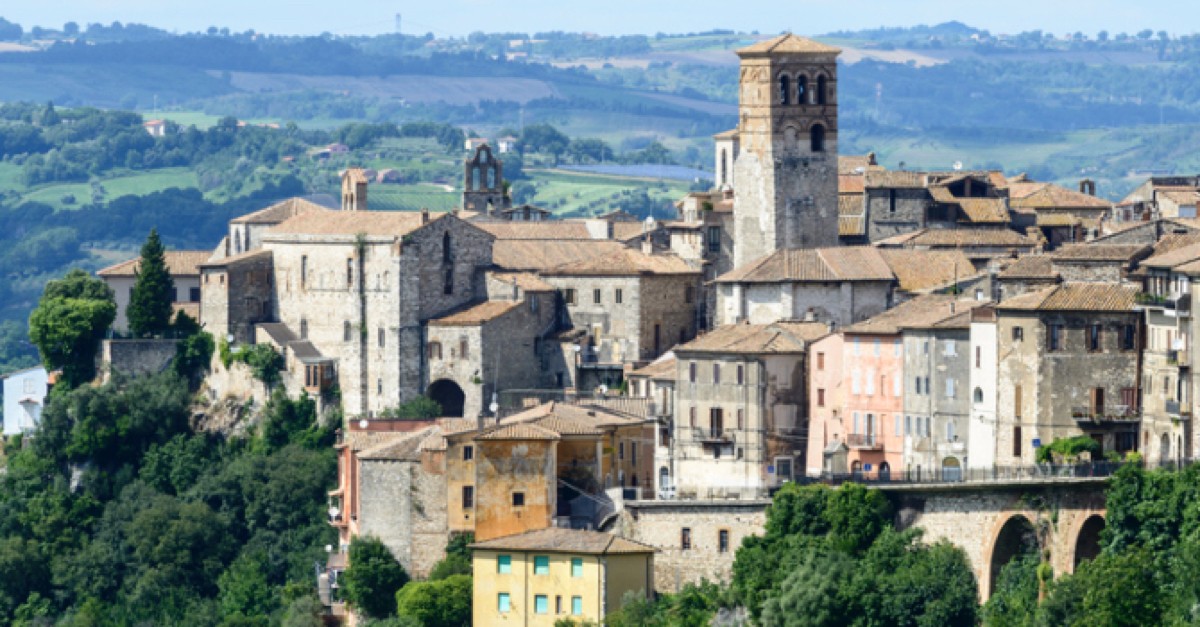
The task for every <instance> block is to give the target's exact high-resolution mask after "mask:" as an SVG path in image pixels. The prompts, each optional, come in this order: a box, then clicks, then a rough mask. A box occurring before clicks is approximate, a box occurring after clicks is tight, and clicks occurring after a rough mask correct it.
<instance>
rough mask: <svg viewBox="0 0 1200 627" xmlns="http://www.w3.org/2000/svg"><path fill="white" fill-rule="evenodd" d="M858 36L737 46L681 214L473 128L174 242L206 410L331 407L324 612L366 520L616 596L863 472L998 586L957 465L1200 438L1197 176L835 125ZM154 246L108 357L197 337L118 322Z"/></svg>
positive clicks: (986, 582)
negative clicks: (1006, 157) (456, 145)
mask: <svg viewBox="0 0 1200 627" xmlns="http://www.w3.org/2000/svg"><path fill="white" fill-rule="evenodd" d="M839 53H840V51H839V50H838V49H837V48H835V47H832V46H828V45H825V44H821V43H818V42H816V41H813V40H810V39H806V38H803V37H799V36H796V35H792V34H785V35H782V36H779V37H776V38H773V39H768V40H764V41H761V42H759V43H756V44H754V45H751V46H748V47H745V48H742V49H740V50H738V51H737V56H738V57H739V60H740V74H739V81H738V86H737V89H738V96H739V105H738V116H737V120H738V123H737V127H736V128H734V129H731V130H728V131H725V132H721V133H718V134H716V135H715V136H714V137H713V142H714V154H715V164H714V172H715V177H714V181H713V183H714V185H713V187H712V189H710V190H706V191H694V192H689V193H686V195H684V196H682V197H681V198H679V199H678V201H677V202H676V203H675V208H676V215H675V216H674V217H672V218H669V219H656V218H653V217H651V218H646V219H640V218H638V217H637V216H634V215H631V214H630V213H626V212H623V211H614V212H611V213H607V214H605V215H600V216H596V217H591V218H558V217H556V216H555V215H554V214H553V212H551V211H548V210H546V209H544V208H540V207H537V206H534V205H531V204H521V203H517V202H514V200H513V198H512V195H511V193H510V186H509V184H508V182H507V181H506V179H505V178H504V154H503V153H505V152H507V148H506V147H502V146H503V144H502V143H501V142H503V141H504V140H503V139H502V140H500V141H498V142H495V143H496V144H497V145H495V146H493V145H492V143H489V142H487V141H482V140H480V141H468V144H467V148H468V149H469V151H468V153H467V157H466V158H465V159H464V160H463V163H462V177H463V178H462V180H463V183H462V187H463V190H464V191H463V192H462V197H461V202H460V203H459V206H458V207H457V208H455V209H453V210H450V211H444V212H443V211H428V210H423V211H383V210H377V209H374V208H373V206H372V203H371V190H372V188H373V185H376V184H377V183H376V182H377V181H382V180H384V178H386V177H385V176H384V175H383V174H382V173H380V172H375V171H372V170H368V169H366V168H362V167H351V168H348V169H346V170H345V171H344V172H343V173H342V175H341V194H340V198H339V199H338V202H337V206H336V207H327V206H324V205H322V204H320V203H318V202H314V201H313V200H310V199H305V198H299V197H298V198H293V199H289V200H286V201H283V202H280V203H277V204H272V205H270V206H266V207H262V208H260V209H259V210H257V211H254V212H252V213H247V214H245V215H241V216H239V217H236V218H234V219H232V220H230V221H229V223H228V229H227V232H226V234H225V236H224V237H223V239H221V241H219V242H214V246H213V247H212V249H204V250H173V251H172V250H168V251H166V252H165V253H163V258H164V260H165V263H166V266H167V268H168V270H169V273H170V276H171V279H172V281H173V285H174V289H175V293H174V299H173V300H174V301H175V302H174V311H176V312H183V313H184V314H186V315H187V316H190V317H191V318H193V319H194V320H195V321H196V322H198V324H199V327H200V328H201V329H203V331H204V332H207V333H208V334H210V335H211V336H212V338H214V340H215V342H216V350H214V351H213V354H212V355H211V360H210V363H209V364H207V367H208V372H206V373H205V374H204V375H203V377H202V378H201V379H202V380H201V381H200V382H199V384H198V385H197V389H198V394H197V397H198V398H197V400H196V402H195V403H194V405H193V407H192V411H193V417H192V421H193V423H195V424H196V425H198V426H199V427H198V428H199V429H200V430H202V431H210V432H214V433H218V432H219V433H237V432H245V431H248V430H253V429H254V428H255V427H254V425H255V424H256V422H257V421H260V420H262V409H263V403H264V399H271V398H272V396H273V395H277V394H279V393H280V392H279V390H282V391H283V392H284V393H286V395H287V397H288V398H290V399H293V400H295V399H304V398H307V399H311V401H312V403H313V404H314V406H315V413H316V415H320V416H326V417H328V416H334V417H336V419H337V420H339V421H340V422H339V424H337V425H336V442H335V443H334V444H333V448H335V449H336V454H337V456H338V466H337V469H338V476H337V483H336V488H335V489H333V490H332V491H330V492H329V493H328V497H327V502H326V503H324V504H323V506H324V507H326V508H327V513H328V518H327V521H325V522H327V524H328V525H329V526H330V527H331V528H332V529H334V530H336V533H337V536H338V539H337V542H336V544H333V545H331V547H330V549H329V552H328V554H327V555H326V560H325V562H324V563H322V564H321V565H320V568H319V569H318V571H319V572H318V573H317V585H318V587H319V598H320V599H321V602H322V604H323V606H324V607H325V608H327V611H328V612H329V613H330V615H331V616H337V617H343V618H346V619H347V620H349V621H353V620H355V617H354V613H355V612H356V611H358V610H359V608H355V607H353V606H352V604H351V607H347V606H346V603H345V597H344V596H342V595H341V594H340V593H339V578H340V577H341V576H342V574H343V573H344V572H345V571H346V570H347V569H353V567H354V563H353V560H352V559H351V546H352V545H353V543H354V542H355V539H356V538H368V537H369V538H374V539H377V540H378V541H379V542H380V543H382V545H383V546H385V547H386V548H387V549H388V551H389V552H390V554H391V555H392V556H393V557H394V558H395V560H396V561H398V562H399V564H400V565H402V566H403V568H404V570H405V571H406V572H407V573H408V574H409V575H411V576H413V577H415V578H425V577H428V576H430V574H431V573H432V572H433V571H434V569H435V567H436V566H437V565H438V564H439V563H440V562H442V561H443V560H445V559H446V557H447V546H448V545H453V544H454V542H455V541H456V539H462V538H468V537H469V538H470V543H471V544H470V548H471V549H472V551H473V557H472V560H473V567H472V572H473V574H474V580H473V593H472V594H473V601H474V602H473V609H472V612H473V621H474V624H475V625H495V624H505V622H506V621H525V622H526V624H542V625H552V624H555V621H556V620H559V619H564V618H566V619H572V620H591V621H604V620H605V618H606V616H607V615H608V614H610V613H612V612H616V611H618V610H620V609H621V607H622V606H623V605H625V604H627V603H628V602H629V599H631V598H636V597H640V598H642V599H646V598H652V597H653V596H654V594H655V593H656V592H658V593H679V592H681V591H682V590H684V589H685V587H686V586H688V585H693V586H694V585H703V582H705V581H716V582H728V581H729V580H730V579H731V578H732V577H733V576H734V565H735V557H736V553H737V550H738V548H739V547H740V546H743V542H744V540H746V539H747V538H752V537H754V536H762V535H764V533H766V527H767V521H768V516H769V513H768V506H769V505H770V504H771V502H772V498H773V497H775V496H776V495H777V494H778V493H779V492H780V491H781V490H786V489H790V488H788V487H787V486H795V485H797V484H808V483H834V484H836V483H842V482H858V483H868V484H873V485H880V486H885V487H886V488H885V489H891V488H895V489H898V490H900V492H897V493H896V494H901V496H899V497H896V498H898V499H900V500H901V502H903V503H905V504H906V505H905V507H907V508H908V509H906V510H904V511H907V512H908V513H909V514H910V516H909V517H908V518H907V519H903V516H901V517H899V518H898V521H900V522H897V526H898V527H904V526H907V527H913V528H920V529H923V530H924V533H925V534H926V539H928V540H930V541H937V540H946V541H948V542H949V543H951V544H954V545H955V546H958V547H960V548H961V549H962V550H963V551H964V552H965V554H966V555H967V558H966V559H967V566H968V567H969V568H970V570H971V572H972V573H973V574H974V576H975V578H976V579H977V580H978V581H979V582H980V583H979V585H980V588H981V590H982V591H983V593H982V597H983V599H982V600H987V596H988V593H989V592H990V591H991V590H992V589H993V586H994V585H995V578H996V575H997V573H998V572H999V570H1000V568H1002V567H1003V566H1004V565H1005V564H1006V563H1007V560H1009V559H1011V558H1013V557H1014V555H1015V554H1006V555H1003V556H1002V555H1001V554H1002V553H1003V551H1000V550H998V549H996V548H995V546H993V545H996V544H997V543H999V542H1000V539H1003V538H1006V537H1007V536H1005V535H1004V534H1005V533H1007V532H1006V531H1005V529H1008V527H1007V526H1006V525H1007V522H1006V521H1008V520H1009V519H1008V518H996V519H995V520H996V528H995V530H994V531H993V530H992V529H991V528H988V529H984V530H981V531H978V532H976V531H972V532H970V533H965V532H962V531H961V529H959V530H957V531H956V530H955V528H954V525H953V524H949V523H946V522H945V521H944V520H943V519H941V518H938V517H937V514H938V512H941V511H957V510H958V509H961V510H962V511H970V510H971V509H972V507H971V506H970V505H963V507H962V508H957V506H956V505H955V503H954V501H953V499H950V498H948V497H941V496H937V495H938V494H941V492H937V490H943V491H946V490H955V489H959V488H958V487H956V486H959V487H961V486H976V485H984V486H994V485H1000V484H1002V485H1008V486H1012V485H1016V486H1020V485H1023V483H1022V482H1026V483H1029V484H1032V485H1041V483H1040V482H1044V481H1047V480H1059V481H1068V482H1069V481H1073V480H1076V479H1079V480H1083V479H1084V475H1087V476H1088V477H1103V476H1107V475H1108V474H1111V473H1112V472H1113V471H1114V470H1115V469H1116V468H1117V467H1118V466H1119V465H1120V464H1121V463H1122V462H1126V461H1141V462H1142V463H1143V464H1144V465H1150V466H1165V467H1177V466H1181V465H1183V464H1184V463H1185V462H1189V461H1190V460H1192V459H1193V457H1194V455H1195V453H1194V450H1195V449H1196V447H1197V446H1200V441H1197V439H1196V438H1197V437H1198V436H1197V434H1195V433H1194V432H1193V431H1194V430H1193V429H1192V426H1191V418H1192V401H1191V399H1192V397H1193V394H1194V393H1195V392H1196V390H1195V389H1194V388H1193V385H1194V384H1193V381H1192V377H1191V341H1190V337H1191V336H1192V335H1193V334H1194V333H1195V330H1194V329H1193V324H1195V323H1194V322H1193V317H1192V314H1191V312H1192V309H1193V307H1192V295H1191V291H1190V287H1189V286H1190V282H1191V279H1192V277H1195V276H1200V219H1197V213H1196V210H1197V202H1198V200H1200V177H1198V176H1156V177H1152V178H1149V179H1147V180H1146V181H1145V183H1144V184H1142V185H1141V186H1139V187H1138V188H1137V189H1136V190H1134V191H1133V192H1132V193H1130V194H1129V195H1128V196H1127V197H1125V198H1124V199H1122V200H1120V201H1117V202H1113V201H1111V200H1106V199H1104V198H1101V197H1098V196H1097V195H1096V187H1095V183H1094V182H1092V181H1090V180H1086V179H1084V180H1081V181H1079V183H1078V187H1077V188H1074V189H1069V188H1066V187H1063V186H1061V185H1058V184H1055V183H1050V182H1040V181H1036V180H1033V179H1032V178H1031V177H1029V176H1027V175H1022V174H1017V175H1006V174H1005V173H1004V172H1002V171H999V170H965V169H951V170H947V171H913V170H905V169H889V168H886V167H884V166H883V165H881V163H880V159H878V157H877V155H876V154H874V153H868V154H852V155H847V154H841V153H840V152H839V145H838V131H839V116H838V65H837V59H838V55H839ZM140 263H142V262H141V261H139V259H131V260H128V261H124V262H122V263H119V264H116V265H112V266H110V267H108V268H105V269H103V270H100V271H99V272H97V273H96V274H97V276H98V277H99V278H100V279H102V280H103V281H104V282H105V283H106V284H107V285H108V286H109V288H111V290H112V294H113V295H114V296H115V312H114V313H115V315H114V317H113V320H112V329H113V330H114V331H115V332H116V333H115V334H113V335H114V336H113V337H112V338H111V339H105V340H104V341H103V342H102V344H101V348H100V350H99V355H98V363H99V375H98V376H99V377H100V378H101V379H104V380H107V379H109V378H113V377H118V378H119V377H120V376H122V375H129V374H139V373H153V372H158V371H161V370H163V369H164V368H167V367H169V364H171V363H172V362H173V360H175V359H176V349H177V345H178V339H177V338H175V337H165V336H164V337H159V338H146V337H137V338H129V339H118V338H120V337H122V335H123V334H127V333H128V332H129V331H130V329H131V324H132V320H131V318H132V316H130V315H128V312H129V311H130V307H131V306H132V305H131V303H132V302H133V301H134V291H135V287H134V286H135V284H136V283H137V281H138V279H139V264H140ZM135 308H136V307H135ZM251 353H257V354H264V353H265V354H269V355H273V356H274V361H273V362H272V363H274V364H275V366H274V367H273V369H272V370H271V376H263V369H262V368H256V366H255V364H254V363H253V359H252V358H249V357H246V356H247V355H250V354H251ZM55 376H56V375H55V374H54V373H47V372H46V371H45V370H44V369H42V370H38V369H35V370H30V371H27V372H23V373H17V374H14V375H10V376H9V377H8V378H7V379H6V383H5V395H4V397H5V402H6V408H5V422H4V426H5V433H6V434H15V433H20V432H22V431H32V430H34V429H35V428H36V424H37V421H38V418H39V412H40V411H41V405H42V398H43V397H45V395H46V393H45V390H46V389H47V387H48V386H49V385H52V384H53V383H54V378H55ZM10 385H11V386H13V390H14V391H13V392H11V393H10V392H9V386H10ZM18 388H20V392H17V391H16V390H17V389H18ZM10 400H12V401H13V403H14V405H19V407H18V408H15V409H14V410H13V411H14V414H13V416H17V415H18V414H17V413H16V412H23V413H21V414H20V416H21V418H10V414H9V407H8V403H9V401H10ZM1080 485H1083V486H1084V487H1082V488H1078V489H1079V490H1082V491H1084V492H1086V491H1087V490H1089V489H1092V488H1089V487H1087V486H1092V484H1090V483H1086V482H1085V483H1082V484H1080ZM962 489H966V488H962ZM983 489H987V490H991V489H993V488H990V487H987V488H983ZM904 490H911V492H907V493H906V492H903V491H904ZM920 490H931V492H929V493H926V492H920ZM1080 493H1082V492H1080ZM904 494H908V495H910V496H903V495H904ZM963 494H964V495H965V496H959V497H955V498H961V499H962V501H961V502H962V503H967V502H968V501H967V499H973V498H980V499H982V498H995V499H998V501H997V502H1001V503H1002V505H1001V506H1000V509H1002V510H1003V509H1004V508H1008V509H1009V510H1013V511H1026V510H1031V509H1033V508H1031V507H1027V506H1025V505H1019V504H1017V503H1018V502H1019V501H1020V498H1021V495H1020V494H1015V495H1009V494H1008V493H1006V492H1001V493H1000V496H998V497H997V496H995V494H993V493H992V492H988V493H987V494H986V495H985V496H977V495H975V493H966V492H964V493H963ZM1055 494H1058V493H1055ZM911 495H918V496H919V498H920V499H921V506H920V507H917V506H914V505H912V503H913V500H912V499H915V498H917V496H911ZM1006 495H1007V496H1006ZM906 498H907V499H909V500H908V501H904V500H903V499H906ZM939 498H947V500H946V501H945V502H943V501H938V500H937V499H939ZM1054 498H1060V497H1059V496H1056V497H1054ZM1061 498H1062V499H1067V500H1061V504H1062V510H1063V512H1064V513H1063V517H1064V519H1063V520H1064V521H1068V520H1069V521H1070V524H1069V525H1066V524H1064V529H1065V528H1066V527H1070V530H1069V531H1063V532H1062V533H1064V534H1068V533H1069V534H1073V535H1070V537H1069V538H1067V537H1066V536H1065V535H1064V538H1066V539H1064V540H1063V542H1064V543H1065V544H1068V545H1070V547H1071V548H1070V553H1069V554H1067V553H1063V555H1064V556H1059V555H1058V554H1057V553H1056V554H1055V555H1054V556H1053V557H1051V558H1050V560H1051V562H1052V563H1053V566H1054V568H1055V569H1056V573H1058V574H1064V573H1069V572H1073V570H1074V569H1075V568H1076V567H1077V566H1078V564H1079V563H1080V562H1081V560H1083V559H1091V558H1093V557H1095V556H1096V554H1097V552H1098V551H1099V549H1098V548H1096V550H1095V551H1092V549H1091V548H1080V547H1084V546H1085V545H1087V546H1088V547H1090V546H1091V545H1092V544H1095V545H1096V546H1097V547H1098V546H1099V545H1098V543H1099V540H1098V538H1099V533H1100V531H1099V529H1101V528H1103V525H1104V518H1103V516H1104V506H1103V504H1102V502H1101V504H1099V505H1097V504H1096V503H1095V502H1094V499H1092V500H1088V499H1087V498H1084V497H1080V498H1081V499H1082V500H1080V501H1078V502H1075V501H1070V502H1068V501H1069V499H1070V498H1074V497H1071V496H1062V497H1061ZM1006 499H1007V500H1006ZM971 502H973V501H971ZM989 502H990V501H989ZM934 503H939V504H941V505H939V507H944V509H943V510H939V509H938V507H935V506H934V505H933V504H934ZM901 509H903V508H901ZM1056 511H1057V510H1056ZM1035 517H1036V516H1035ZM901 519H903V520H901ZM945 520H954V519H949V518H947V519H945ZM990 520H992V519H989V521H990ZM1097 521H1098V522H1097ZM1033 522H1036V521H1033ZM1097 525H1098V526H1097ZM1013 533H1020V531H1019V530H1018V531H1016V532H1013ZM989 534H990V535H989ZM976 536H980V537H976ZM1055 550H1056V551H1057V549H1055ZM515 574H521V575H525V576H521V577H518V576H515ZM539 575H547V578H546V579H544V580H541V579H538V578H537V576H539ZM530 577H533V579H532V580H531V579H530Z"/></svg>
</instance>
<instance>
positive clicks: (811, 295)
mask: <svg viewBox="0 0 1200 627" xmlns="http://www.w3.org/2000/svg"><path fill="white" fill-rule="evenodd" d="M891 294H892V282H890V281H842V282H780V283H745V284H742V283H720V284H719V285H718V289H717V316H716V322H717V324H718V325H724V324H735V323H737V322H743V321H744V322H749V323H750V324H767V323H771V322H775V321H776V320H803V319H805V318H806V317H807V316H808V315H810V314H811V315H812V316H813V317H815V319H817V320H821V321H825V322H833V323H834V324H837V325H840V326H848V325H851V324H854V323H855V322H858V321H860V320H865V319H867V318H870V317H871V316H873V315H875V314H878V313H881V312H883V311H885V310H886V309H887V308H888V306H889V305H890V304H891Z"/></svg>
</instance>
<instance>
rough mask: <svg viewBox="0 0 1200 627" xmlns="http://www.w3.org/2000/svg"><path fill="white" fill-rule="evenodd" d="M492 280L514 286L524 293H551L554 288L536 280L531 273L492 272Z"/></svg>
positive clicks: (536, 277)
mask: <svg viewBox="0 0 1200 627" xmlns="http://www.w3.org/2000/svg"><path fill="white" fill-rule="evenodd" d="M489 276H491V277H492V278H493V279H495V280H497V281H500V282H501V283H507V284H509V285H515V286H517V287H519V288H521V290H523V291H526V292H553V291H554V286H553V285H550V284H549V283H547V282H545V281H543V280H541V279H539V278H538V275H536V274H534V273H532V272H492V273H491V274H489Z"/></svg>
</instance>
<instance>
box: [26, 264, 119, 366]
mask: <svg viewBox="0 0 1200 627" xmlns="http://www.w3.org/2000/svg"><path fill="white" fill-rule="evenodd" d="M116 315H117V305H116V302H115V301H114V300H113V293H112V290H111V289H110V288H109V287H108V285H106V284H105V283H104V281H101V280H100V279H96V278H93V277H91V276H90V275H89V274H88V273H86V272H84V271H83V270H78V269H76V270H72V271H70V272H68V273H67V275H66V276H64V277H63V278H61V279H58V280H54V281H50V282H49V283H47V284H46V289H45V290H44V291H43V292H42V298H41V300H39V301H38V306H37V308H36V309H34V310H33V314H32V315H31V316H30V318H29V339H30V340H32V341H33V343H34V344H35V345H36V346H37V348H38V352H39V353H41V356H42V363H43V364H44V365H45V367H46V368H47V369H50V370H55V369H62V378H61V379H60V381H61V383H62V384H63V385H64V386H65V387H75V386H77V385H80V384H82V383H85V382H87V381H90V380H91V379H92V375H93V374H94V373H95V370H96V365H95V356H96V350H97V348H98V347H99V343H100V340H101V338H103V337H104V332H105V331H107V330H108V326H109V325H110V324H112V321H113V319H114V318H115V317H116Z"/></svg>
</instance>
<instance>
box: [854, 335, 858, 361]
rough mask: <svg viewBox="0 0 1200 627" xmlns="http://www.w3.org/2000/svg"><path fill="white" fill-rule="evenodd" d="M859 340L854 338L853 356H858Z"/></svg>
mask: <svg viewBox="0 0 1200 627" xmlns="http://www.w3.org/2000/svg"><path fill="white" fill-rule="evenodd" d="M858 346H859V338H854V355H855V356H856V357H857V356H858Z"/></svg>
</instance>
